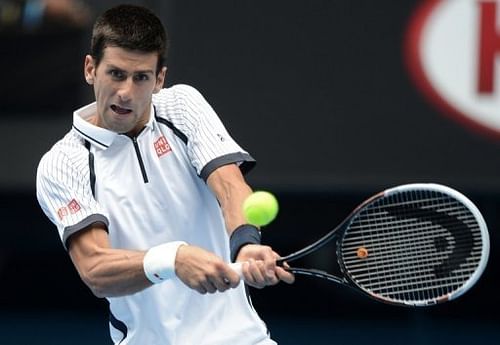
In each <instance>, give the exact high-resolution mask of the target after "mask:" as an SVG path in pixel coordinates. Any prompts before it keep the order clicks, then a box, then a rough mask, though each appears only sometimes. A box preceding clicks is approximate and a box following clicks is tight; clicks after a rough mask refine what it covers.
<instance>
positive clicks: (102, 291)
mask: <svg viewBox="0 0 500 345" xmlns="http://www.w3.org/2000/svg"><path fill="white" fill-rule="evenodd" d="M80 277H81V279H82V281H83V282H84V283H85V285H87V287H88V288H89V289H90V291H91V292H92V293H93V294H94V296H96V297H97V298H106V297H111V296H110V295H109V292H108V289H107V288H106V284H105V283H104V282H103V279H102V278H100V277H98V276H97V275H96V274H95V273H94V272H93V271H88V272H85V273H81V274H80Z"/></svg>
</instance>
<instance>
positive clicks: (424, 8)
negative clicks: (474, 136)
mask: <svg viewBox="0 0 500 345" xmlns="http://www.w3.org/2000/svg"><path fill="white" fill-rule="evenodd" d="M406 39H407V41H406V52H405V53H406V59H407V63H408V66H409V70H410V73H411V75H412V77H413V79H414V81H415V82H416V84H417V85H418V87H419V88H420V89H421V91H423V92H424V94H425V95H426V96H427V97H428V98H429V99H430V100H431V101H432V102H433V103H434V104H435V105H437V106H439V107H440V109H441V110H442V111H443V112H444V113H446V114H448V115H452V116H453V117H454V118H455V119H457V120H459V121H460V122H461V123H463V124H466V125H467V126H469V127H470V126H472V127H474V128H476V129H481V130H482V131H483V132H486V133H488V134H493V135H495V136H496V137H497V138H499V139H500V63H499V59H498V57H500V0H424V1H422V4H421V5H420V6H419V7H418V8H417V9H416V11H415V13H414V14H413V17H412V18H411V20H410V25H409V29H408V32H407V37H406Z"/></svg>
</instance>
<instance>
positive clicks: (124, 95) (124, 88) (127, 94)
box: [117, 78, 134, 103]
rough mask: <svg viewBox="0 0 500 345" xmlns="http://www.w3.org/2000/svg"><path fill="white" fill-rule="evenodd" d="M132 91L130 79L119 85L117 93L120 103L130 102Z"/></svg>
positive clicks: (132, 86)
mask: <svg viewBox="0 0 500 345" xmlns="http://www.w3.org/2000/svg"><path fill="white" fill-rule="evenodd" d="M133 89H134V82H133V80H132V78H127V79H126V80H124V81H123V82H122V83H120V86H119V88H118V92H117V94H118V97H119V99H120V102H123V103H127V102H128V101H130V100H131V99H132V94H133Z"/></svg>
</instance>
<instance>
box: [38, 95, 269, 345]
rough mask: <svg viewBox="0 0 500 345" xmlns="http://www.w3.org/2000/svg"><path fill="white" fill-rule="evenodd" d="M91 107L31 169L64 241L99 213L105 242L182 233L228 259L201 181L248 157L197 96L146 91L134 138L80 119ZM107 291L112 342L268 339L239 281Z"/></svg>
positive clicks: (144, 242)
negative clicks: (212, 287)
mask: <svg viewBox="0 0 500 345" xmlns="http://www.w3.org/2000/svg"><path fill="white" fill-rule="evenodd" d="M95 110H96V105H95V103H93V104H90V105H88V106H86V107H83V108H81V109H79V110H77V111H75V113H74V117H73V128H72V129H71V131H70V132H69V133H67V134H66V135H65V136H64V138H63V139H61V140H60V141H58V142H57V143H56V144H55V145H54V146H53V147H52V148H51V150H50V151H49V152H47V153H46V154H45V155H44V156H43V158H42V159H41V161H40V164H39V167H38V171H37V197H38V201H39V203H40V205H41V207H42V209H43V211H44V212H45V214H46V215H47V216H48V217H49V218H50V220H51V221H52V222H53V223H54V224H55V225H56V226H57V229H58V232H59V235H60V237H61V240H62V241H63V244H64V245H65V246H66V245H67V243H66V241H67V240H68V238H69V236H70V235H72V234H74V233H76V232H77V231H79V230H82V229H83V228H85V227H86V226H88V225H90V224H92V223H94V222H103V223H105V224H106V225H107V227H108V233H109V238H110V243H111V246H112V247H114V248H122V249H131V250H147V249H149V248H151V247H153V246H156V245H159V244H162V243H165V242H170V241H185V242H187V243H189V244H192V245H196V246H199V247H202V248H205V249H207V250H209V251H212V252H214V253H215V254H217V255H219V256H220V257H222V258H223V259H224V260H226V261H227V262H229V240H228V236H227V232H226V230H225V225H224V219H223V217H222V213H221V210H220V207H219V204H218V202H217V199H216V198H215V196H214V195H213V193H212V192H211V191H210V189H209V188H208V186H207V185H206V182H205V180H206V178H207V177H208V176H209V175H210V173H211V172H212V171H214V170H215V169H216V168H218V167H220V166H222V165H225V164H229V163H237V164H239V165H240V168H242V169H245V168H249V167H250V166H251V165H252V164H253V162H254V161H253V159H252V158H251V157H250V155H249V154H248V153H247V152H246V151H244V150H243V149H242V148H241V147H240V146H239V145H238V144H237V143H236V142H235V141H234V140H233V139H232V138H231V137H230V135H229V134H228V132H227V131H226V129H225V128H224V126H223V124H222V122H221V121H220V119H219V118H218V116H217V114H216V113H215V112H214V110H213V109H212V108H211V107H210V105H209V104H208V103H207V102H206V101H205V99H204V98H203V97H202V95H201V94H200V93H199V92H198V91H196V90H195V89H194V88H192V87H190V86H186V85H176V86H173V87H170V88H167V89H163V90H162V91H160V92H159V93H158V94H155V95H154V96H153V105H152V107H151V116H150V119H149V121H148V123H147V124H146V126H145V128H144V129H143V130H142V131H141V132H140V133H139V134H138V135H137V137H136V138H130V137H128V136H126V135H121V134H117V133H114V132H111V131H109V130H107V129H104V128H100V127H96V126H94V125H92V124H90V123H89V122H87V121H86V118H87V117H89V116H90V115H91V114H92V113H95ZM108 300H109V303H110V311H111V316H110V333H111V337H112V339H113V341H114V343H115V344H122V345H125V344H134V345H144V344H148V345H149V344H151V345H152V344H162V345H167V344H168V345H226V344H227V345H240V344H241V345H257V344H258V345H264V344H266V345H268V344H276V343H275V342H274V341H272V340H271V339H270V338H269V336H268V333H267V329H266V327H265V325H264V323H263V322H262V321H261V320H260V318H259V317H258V315H257V314H256V312H255V311H254V309H253V307H252V306H251V304H250V303H249V300H248V299H247V295H246V293H245V287H244V284H240V285H239V286H238V287H237V288H236V289H230V290H228V291H226V292H224V293H216V294H207V295H201V294H199V293H198V292H196V291H194V290H191V289H189V288H188V287H187V286H185V285H184V284H183V283H182V282H181V281H180V280H179V279H178V278H177V277H176V278H173V279H170V280H168V281H166V282H164V283H161V284H156V285H154V286H152V287H150V288H147V289H145V290H143V291H141V292H138V293H135V294H133V295H128V296H124V297H113V298H108Z"/></svg>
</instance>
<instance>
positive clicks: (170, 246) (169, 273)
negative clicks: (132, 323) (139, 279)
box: [142, 241, 187, 284]
mask: <svg viewBox="0 0 500 345" xmlns="http://www.w3.org/2000/svg"><path fill="white" fill-rule="evenodd" d="M185 244H187V243H186V242H183V241H174V242H167V243H163V244H160V245H158V246H155V247H152V248H150V249H149V250H148V251H147V252H146V255H145V256H144V260H143V262H142V265H143V267H144V273H145V274H146V277H147V278H148V279H149V280H150V281H151V282H152V283H153V284H157V283H161V282H164V281H165V280H167V279H171V278H173V277H175V256H176V255H177V249H179V247H180V246H182V245H185Z"/></svg>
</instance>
